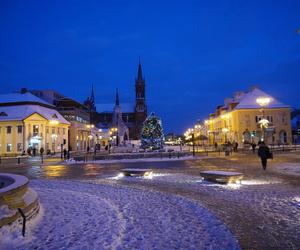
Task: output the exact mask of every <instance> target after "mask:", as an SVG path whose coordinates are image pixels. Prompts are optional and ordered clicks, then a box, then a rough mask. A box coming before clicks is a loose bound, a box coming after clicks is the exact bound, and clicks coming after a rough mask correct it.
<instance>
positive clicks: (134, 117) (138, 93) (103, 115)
mask: <svg viewBox="0 0 300 250" xmlns="http://www.w3.org/2000/svg"><path fill="white" fill-rule="evenodd" d="M117 95H118V98H116V100H115V103H102V104H101V103H96V104H95V98H94V91H93V89H92V93H91V96H90V97H89V98H88V99H87V100H86V101H85V104H87V105H88V106H89V107H90V109H91V113H92V121H93V122H94V123H95V124H97V127H99V128H106V129H107V128H112V127H114V126H117V127H118V131H120V133H119V135H118V136H119V137H120V138H118V140H120V141H121V140H123V139H126V138H127V139H133V140H137V139H140V134H141V131H142V127H143V123H144V121H145V119H146V118H147V105H146V96H145V79H144V78H143V74H142V66H141V63H140V62H139V65H138V73H137V78H136V79H135V103H129V104H128V103H121V102H120V100H119V93H117ZM117 99H118V100H117ZM116 117H118V118H117V120H116ZM116 121H118V122H116ZM121 124H122V126H121ZM125 126H126V127H127V128H128V131H126V129H125ZM121 130H122V132H121ZM123 132H124V133H123Z"/></svg>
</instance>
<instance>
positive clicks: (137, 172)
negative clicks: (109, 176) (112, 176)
mask: <svg viewBox="0 0 300 250" xmlns="http://www.w3.org/2000/svg"><path fill="white" fill-rule="evenodd" d="M121 171H122V173H123V174H124V175H125V176H149V175H151V174H152V170H151V169H139V168H138V169H135V168H126V169H122V170H121Z"/></svg>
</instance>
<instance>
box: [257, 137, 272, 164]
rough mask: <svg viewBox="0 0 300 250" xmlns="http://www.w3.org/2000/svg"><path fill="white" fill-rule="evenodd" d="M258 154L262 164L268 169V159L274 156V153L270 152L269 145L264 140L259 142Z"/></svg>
mask: <svg viewBox="0 0 300 250" xmlns="http://www.w3.org/2000/svg"><path fill="white" fill-rule="evenodd" d="M258 156H259V157H260V159H261V165H262V168H263V170H266V169H267V161H268V159H271V158H272V154H271V152H270V149H269V147H268V146H267V145H266V144H265V143H264V142H261V143H260V144H259V148H258Z"/></svg>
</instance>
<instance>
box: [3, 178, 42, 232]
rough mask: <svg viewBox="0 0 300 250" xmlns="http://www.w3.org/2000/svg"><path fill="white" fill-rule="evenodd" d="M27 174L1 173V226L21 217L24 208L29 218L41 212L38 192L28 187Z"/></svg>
mask: <svg viewBox="0 0 300 250" xmlns="http://www.w3.org/2000/svg"><path fill="white" fill-rule="evenodd" d="M28 183H29V180H28V178H27V177H25V176H21V175H14V174H4V173H3V174H2V173H0V227H2V226H4V225H7V224H11V223H12V222H14V221H16V220H18V219H19V218H21V214H20V213H19V211H18V209H22V211H23V212H24V213H25V216H26V218H27V219H31V218H32V217H34V216H35V215H36V214H37V213H38V212H39V201H38V196H37V193H36V192H35V191H34V190H32V189H31V188H29V187H28Z"/></svg>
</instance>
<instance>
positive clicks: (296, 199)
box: [292, 196, 300, 208]
mask: <svg viewBox="0 0 300 250" xmlns="http://www.w3.org/2000/svg"><path fill="white" fill-rule="evenodd" d="M292 204H293V205H295V206H298V207H299V208H300V196H296V197H294V198H293V199H292Z"/></svg>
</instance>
